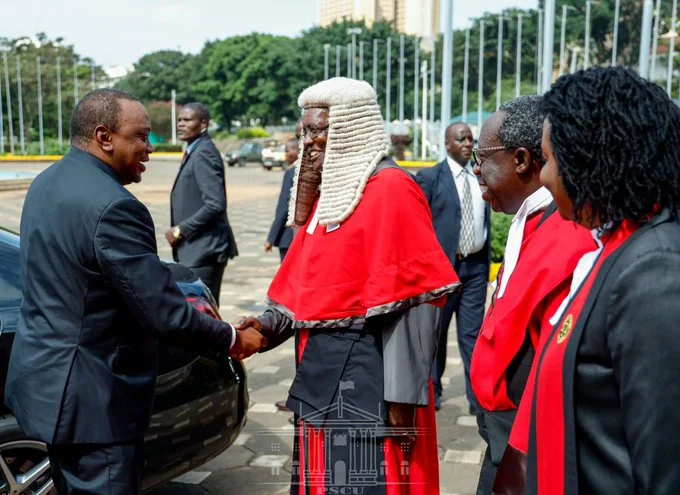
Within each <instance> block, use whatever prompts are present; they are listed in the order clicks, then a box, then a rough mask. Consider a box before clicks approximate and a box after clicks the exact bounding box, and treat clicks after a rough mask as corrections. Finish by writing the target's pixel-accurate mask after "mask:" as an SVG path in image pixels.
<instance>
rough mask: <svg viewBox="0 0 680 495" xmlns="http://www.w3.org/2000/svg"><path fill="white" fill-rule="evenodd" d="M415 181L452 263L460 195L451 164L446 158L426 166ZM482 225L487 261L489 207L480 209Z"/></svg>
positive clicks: (440, 241) (489, 237) (457, 227)
mask: <svg viewBox="0 0 680 495" xmlns="http://www.w3.org/2000/svg"><path fill="white" fill-rule="evenodd" d="M416 182H417V183H418V185H419V186H420V188H421V189H422V190H423V192H424V193H425V197H426V198H427V202H428V203H429V205H430V210H431V212H432V223H433V224H434V231H435V234H437V240H438V241H439V244H440V245H441V247H442V249H443V250H444V252H445V253H446V256H448V258H449V261H450V262H451V265H452V266H455V262H456V252H457V251H458V239H459V237H460V199H459V198H458V190H457V189H456V183H455V182H454V180H453V174H452V173H451V167H449V164H448V162H447V161H446V160H444V161H443V162H439V163H438V164H437V165H435V166H434V167H432V168H426V169H423V170H421V171H420V172H418V173H417V174H416ZM484 225H485V227H486V244H485V245H484V247H483V248H482V250H484V251H485V252H486V259H487V264H490V263H491V209H490V208H489V205H488V204H487V205H486V208H485V209H484Z"/></svg>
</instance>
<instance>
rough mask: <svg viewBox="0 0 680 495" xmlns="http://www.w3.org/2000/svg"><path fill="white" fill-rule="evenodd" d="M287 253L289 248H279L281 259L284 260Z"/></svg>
mask: <svg viewBox="0 0 680 495" xmlns="http://www.w3.org/2000/svg"><path fill="white" fill-rule="evenodd" d="M286 253H288V248H282V247H280V248H279V254H280V255H281V261H282V262H283V258H285V257H286Z"/></svg>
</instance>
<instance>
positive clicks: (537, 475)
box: [527, 221, 663, 495]
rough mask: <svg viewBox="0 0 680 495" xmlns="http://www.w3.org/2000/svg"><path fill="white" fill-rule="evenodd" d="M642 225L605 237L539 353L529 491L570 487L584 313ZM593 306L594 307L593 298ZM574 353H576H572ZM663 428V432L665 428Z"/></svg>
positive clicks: (550, 493)
mask: <svg viewBox="0 0 680 495" xmlns="http://www.w3.org/2000/svg"><path fill="white" fill-rule="evenodd" d="M635 230H637V226H636V225H635V224H632V223H630V222H627V221H624V223H623V224H622V225H621V226H620V227H618V228H617V230H616V231H614V232H613V233H611V234H609V235H608V236H607V237H605V238H603V239H602V242H603V245H604V246H603V249H602V252H601V253H600V255H599V256H598V258H597V260H596V262H595V264H594V266H593V268H592V269H591V271H590V273H589V274H588V276H587V278H586V279H585V280H584V282H583V283H582V284H581V286H580V287H579V289H578V292H576V294H575V295H574V296H573V298H572V300H571V301H570V303H569V305H568V306H567V308H566V309H565V311H564V312H563V314H562V316H561V318H560V320H559V322H558V323H557V325H555V327H554V328H553V329H552V331H551V332H550V333H549V335H548V337H547V339H546V342H545V345H544V347H543V349H542V350H541V352H540V354H539V355H538V359H537V363H536V377H535V380H534V383H533V391H532V392H533V403H532V407H531V418H530V422H531V425H530V431H529V458H528V462H527V488H528V490H527V493H532V494H545V495H561V494H564V493H565V482H566V479H565V476H566V470H565V462H566V460H565V442H566V438H567V436H570V435H571V436H573V435H574V425H573V424H569V425H568V424H567V422H566V421H565V410H566V408H569V409H573V403H571V404H570V402H569V401H570V400H573V392H571V391H570V390H569V389H568V387H567V386H566V383H565V382H566V377H567V376H572V375H573V373H574V366H575V363H574V360H573V356H575V352H570V351H573V350H574V349H575V348H576V347H578V344H579V338H580V334H581V332H582V330H583V324H581V325H579V317H580V316H581V314H582V311H583V310H584V309H585V307H586V306H587V301H588V300H589V296H590V295H591V291H596V290H597V289H596V287H595V284H596V280H597V278H598V272H599V271H600V269H601V268H602V265H603V264H604V263H605V262H606V261H607V259H608V258H609V257H610V256H612V255H613V254H615V253H616V251H617V250H618V248H619V247H621V246H622V245H623V244H624V243H625V242H626V241H627V240H628V239H629V238H630V236H631V235H632V234H633V233H634V232H635ZM590 308H591V309H592V303H591V306H590ZM567 353H570V355H571V356H572V359H569V358H567ZM659 434H663V433H659Z"/></svg>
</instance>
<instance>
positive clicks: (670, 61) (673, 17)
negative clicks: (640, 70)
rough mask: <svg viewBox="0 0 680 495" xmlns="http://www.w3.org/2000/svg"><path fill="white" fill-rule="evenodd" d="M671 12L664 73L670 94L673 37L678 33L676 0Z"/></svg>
mask: <svg viewBox="0 0 680 495" xmlns="http://www.w3.org/2000/svg"><path fill="white" fill-rule="evenodd" d="M672 8H673V12H672V13H671V32H670V33H669V34H672V36H671V37H670V39H669V40H668V42H669V45H670V46H669V48H668V73H667V74H666V93H668V96H671V85H672V84H673V57H675V37H676V36H677V35H678V32H677V31H676V30H675V29H676V24H677V21H676V20H675V19H676V11H677V10H678V0H673V7H672Z"/></svg>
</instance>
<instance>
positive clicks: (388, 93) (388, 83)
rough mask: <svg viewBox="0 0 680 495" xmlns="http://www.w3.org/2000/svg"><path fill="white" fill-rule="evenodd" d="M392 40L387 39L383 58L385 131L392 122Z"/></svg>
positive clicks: (389, 127)
mask: <svg viewBox="0 0 680 495" xmlns="http://www.w3.org/2000/svg"><path fill="white" fill-rule="evenodd" d="M391 58H392V38H387V56H386V57H385V60H386V62H385V65H386V67H385V69H386V70H385V122H386V123H387V130H388V132H389V130H390V129H391V126H392V120H391V119H390V113H391V112H390V105H391V104H392V102H391V101H390V99H391V98H392V60H391Z"/></svg>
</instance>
